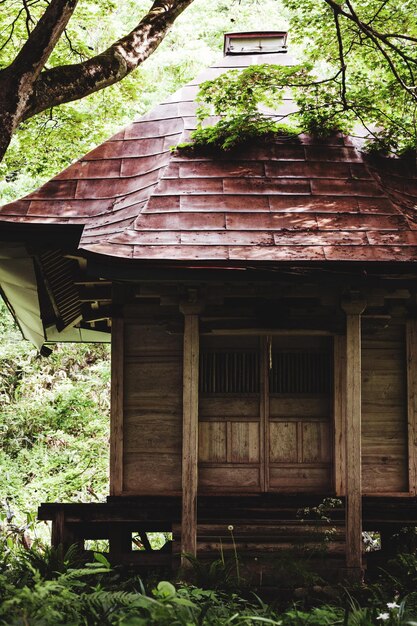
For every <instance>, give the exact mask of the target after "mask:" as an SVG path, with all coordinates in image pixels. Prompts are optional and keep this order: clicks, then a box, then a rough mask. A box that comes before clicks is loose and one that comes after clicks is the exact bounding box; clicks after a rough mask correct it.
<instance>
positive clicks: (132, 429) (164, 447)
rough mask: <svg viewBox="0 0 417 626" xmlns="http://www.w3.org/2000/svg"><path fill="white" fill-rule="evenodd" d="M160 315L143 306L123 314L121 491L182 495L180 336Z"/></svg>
mask: <svg viewBox="0 0 417 626" xmlns="http://www.w3.org/2000/svg"><path fill="white" fill-rule="evenodd" d="M160 315H161V310H160V308H159V307H155V306H152V305H146V304H145V305H143V306H141V307H137V306H136V307H134V306H132V305H131V306H130V307H129V308H128V310H127V313H126V319H125V357H124V369H125V376H124V427H123V428H124V456H123V494H124V495H146V494H147V495H156V494H159V495H169V494H172V495H174V494H177V495H179V494H180V493H181V456H182V352H183V346H182V337H181V335H179V334H178V335H172V334H169V333H168V332H167V328H166V322H165V320H164V319H159V316H160ZM172 315H173V314H172ZM178 316H179V314H178V312H177V317H178ZM173 319H175V317H174V315H173ZM164 322H165V323H164Z"/></svg>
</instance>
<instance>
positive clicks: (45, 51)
mask: <svg viewBox="0 0 417 626" xmlns="http://www.w3.org/2000/svg"><path fill="white" fill-rule="evenodd" d="M77 3H78V0H51V2H50V3H49V5H48V6H47V8H46V10H45V12H44V14H43V15H42V17H41V18H40V20H39V21H38V23H37V24H36V26H35V28H34V29H33V31H32V32H31V33H30V34H29V37H28V39H27V41H26V43H25V44H24V45H23V46H22V48H21V50H20V51H19V53H18V54H17V56H16V58H15V60H14V61H13V63H12V64H11V65H10V66H9V68H8V69H10V71H11V72H12V73H13V75H14V76H15V77H16V78H17V80H18V81H19V79H21V78H22V77H24V79H25V80H24V82H25V85H28V84H32V85H33V84H34V82H35V81H36V80H37V78H38V77H39V74H40V73H41V71H42V70H43V68H44V67H45V63H46V62H47V60H48V58H49V56H50V54H51V52H52V51H53V49H54V48H55V46H56V44H57V42H58V40H59V38H60V37H61V35H62V33H63V31H64V29H65V27H66V25H67V24H68V21H69V19H70V17H71V16H72V14H73V13H74V10H75V7H76V6H77Z"/></svg>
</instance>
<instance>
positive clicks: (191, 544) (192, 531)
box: [180, 303, 199, 566]
mask: <svg viewBox="0 0 417 626" xmlns="http://www.w3.org/2000/svg"><path fill="white" fill-rule="evenodd" d="M180 308H181V311H182V313H183V314H184V355H183V440H182V519H181V553H182V554H183V555H185V554H191V555H193V556H196V554H197V484H198V369H199V315H198V312H199V306H198V305H196V304H192V303H184V304H182V305H181V307H180ZM182 564H183V565H185V566H187V564H188V561H187V560H186V559H184V557H183V558H182Z"/></svg>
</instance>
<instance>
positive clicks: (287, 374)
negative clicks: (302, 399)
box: [269, 352, 332, 394]
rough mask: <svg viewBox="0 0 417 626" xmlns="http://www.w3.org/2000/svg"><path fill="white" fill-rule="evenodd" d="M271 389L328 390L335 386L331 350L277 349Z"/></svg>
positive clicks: (322, 392) (271, 391) (278, 391)
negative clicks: (283, 350)
mask: <svg viewBox="0 0 417 626" xmlns="http://www.w3.org/2000/svg"><path fill="white" fill-rule="evenodd" d="M269 385H270V393H292V394H298V393H301V394H302V393H309V394H326V393H329V392H330V391H331V388H332V363H331V358H330V354H329V353H328V352H273V353H272V368H271V371H270V381H269Z"/></svg>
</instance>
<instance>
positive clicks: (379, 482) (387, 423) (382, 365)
mask: <svg viewBox="0 0 417 626" xmlns="http://www.w3.org/2000/svg"><path fill="white" fill-rule="evenodd" d="M406 394H407V371H406V345H405V325H404V324H393V323H391V324H390V325H389V326H388V327H387V328H384V329H381V330H378V331H375V330H368V331H367V330H366V325H365V328H364V330H363V333H362V466H363V476H362V480H363V492H364V493H365V494H366V493H369V494H370V493H375V494H379V493H381V494H382V493H395V492H408V444H407V402H406V397H407V396H406Z"/></svg>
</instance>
